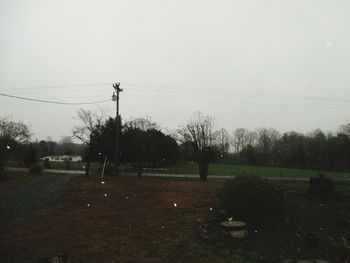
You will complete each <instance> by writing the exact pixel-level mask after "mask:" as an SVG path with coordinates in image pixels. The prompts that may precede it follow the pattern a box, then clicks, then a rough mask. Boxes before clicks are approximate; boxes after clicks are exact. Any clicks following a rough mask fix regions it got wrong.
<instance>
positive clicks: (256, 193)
mask: <svg viewBox="0 0 350 263" xmlns="http://www.w3.org/2000/svg"><path fill="white" fill-rule="evenodd" d="M218 196H219V198H220V199H221V201H222V205H223V206H224V208H225V209H226V210H227V211H228V212H229V213H230V214H231V215H232V216H234V217H238V218H239V219H242V220H247V221H251V222H256V223H269V222H277V221H279V220H281V219H282V218H283V214H284V211H283V210H284V196H283V193H282V192H280V191H279V190H278V189H276V188H275V187H274V185H273V184H272V183H271V182H270V181H268V180H267V179H263V178H261V177H258V176H238V177H236V178H234V179H230V180H227V181H226V182H225V184H224V185H223V186H222V188H221V189H220V190H219V192H218Z"/></svg>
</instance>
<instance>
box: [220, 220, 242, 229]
mask: <svg viewBox="0 0 350 263" xmlns="http://www.w3.org/2000/svg"><path fill="white" fill-rule="evenodd" d="M221 225H222V226H224V227H228V228H243V227H245V223H244V222H242V221H224V222H221Z"/></svg>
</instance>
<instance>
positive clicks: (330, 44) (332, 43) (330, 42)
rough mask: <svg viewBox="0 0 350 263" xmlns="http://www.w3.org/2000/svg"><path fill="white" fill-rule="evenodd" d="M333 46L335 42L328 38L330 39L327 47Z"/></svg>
mask: <svg viewBox="0 0 350 263" xmlns="http://www.w3.org/2000/svg"><path fill="white" fill-rule="evenodd" d="M333 46H334V42H333V41H332V40H328V41H327V42H326V47H328V48H332V47H333Z"/></svg>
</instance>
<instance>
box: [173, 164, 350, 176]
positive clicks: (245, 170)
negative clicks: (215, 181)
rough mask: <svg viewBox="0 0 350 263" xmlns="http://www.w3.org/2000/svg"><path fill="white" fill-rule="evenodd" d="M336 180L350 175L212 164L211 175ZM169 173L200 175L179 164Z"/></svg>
mask: <svg viewBox="0 0 350 263" xmlns="http://www.w3.org/2000/svg"><path fill="white" fill-rule="evenodd" d="M320 172H321V173H323V174H324V175H326V176H329V177H334V178H350V173H345V172H328V171H318V170H306V169H292V168H279V167H265V166H252V165H233V164H215V163H214V164H210V166H209V174H210V175H256V176H261V177H312V176H317V175H318V174H319V173H320ZM169 173H174V174H198V166H197V164H193V163H188V164H179V165H176V166H173V167H171V168H170V170H169Z"/></svg>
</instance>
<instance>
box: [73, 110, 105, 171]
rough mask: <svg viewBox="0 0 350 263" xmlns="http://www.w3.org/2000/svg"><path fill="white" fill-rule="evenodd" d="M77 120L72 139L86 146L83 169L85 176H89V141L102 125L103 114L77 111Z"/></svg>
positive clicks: (101, 112)
mask: <svg viewBox="0 0 350 263" xmlns="http://www.w3.org/2000/svg"><path fill="white" fill-rule="evenodd" d="M76 119H77V120H79V121H80V122H81V123H80V125H78V126H75V127H74V128H73V131H72V132H73V137H74V138H76V139H78V140H80V141H81V142H82V143H84V144H85V145H86V146H87V149H86V167H85V176H89V170H90V162H91V156H90V141H91V136H92V134H93V133H94V131H96V129H98V128H100V127H101V126H102V125H103V124H104V113H103V111H102V110H100V112H99V113H96V112H92V111H88V110H84V109H79V110H78V111H77V117H76Z"/></svg>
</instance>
